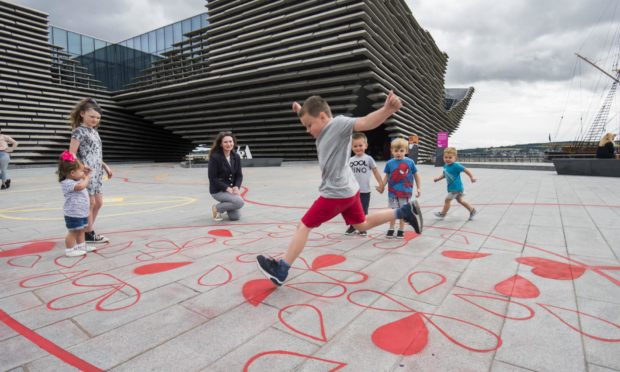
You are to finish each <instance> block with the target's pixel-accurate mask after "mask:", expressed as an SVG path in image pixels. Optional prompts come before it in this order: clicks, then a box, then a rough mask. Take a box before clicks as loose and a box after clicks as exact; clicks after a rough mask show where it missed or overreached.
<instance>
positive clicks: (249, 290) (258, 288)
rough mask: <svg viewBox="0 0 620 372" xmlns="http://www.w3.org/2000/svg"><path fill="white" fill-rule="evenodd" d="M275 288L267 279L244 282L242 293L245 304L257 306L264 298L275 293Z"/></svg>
mask: <svg viewBox="0 0 620 372" xmlns="http://www.w3.org/2000/svg"><path fill="white" fill-rule="evenodd" d="M276 288H277V287H276V285H275V284H273V283H272V282H271V280H269V279H255V280H250V281H249V282H246V283H245V284H244V285H243V290H242V292H243V297H245V299H246V301H247V302H249V303H250V304H252V306H258V305H260V304H261V303H262V302H263V300H264V299H265V298H267V297H268V296H269V295H270V294H271V293H272V292H273V291H275V290H276Z"/></svg>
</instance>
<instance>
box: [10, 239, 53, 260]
mask: <svg viewBox="0 0 620 372" xmlns="http://www.w3.org/2000/svg"><path fill="white" fill-rule="evenodd" d="M55 245H56V243H54V242H33V243H28V244H26V245H24V246H21V247H19V248H15V249H9V250H8V251H3V252H0V257H15V256H25V255H29V254H37V253H43V252H47V251H51V250H52V249H54V246H55Z"/></svg>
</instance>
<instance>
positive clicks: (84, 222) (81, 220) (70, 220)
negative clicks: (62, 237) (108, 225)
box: [65, 216, 88, 231]
mask: <svg viewBox="0 0 620 372" xmlns="http://www.w3.org/2000/svg"><path fill="white" fill-rule="evenodd" d="M65 225H67V229H68V230H69V231H73V230H82V229H83V228H85V227H86V226H88V217H69V216H65Z"/></svg>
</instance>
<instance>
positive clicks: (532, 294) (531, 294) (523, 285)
mask: <svg viewBox="0 0 620 372" xmlns="http://www.w3.org/2000/svg"><path fill="white" fill-rule="evenodd" d="M495 290H496V291H497V292H499V293H501V294H503V295H505V296H508V297H519V298H536V297H538V296H539V295H540V291H539V290H538V287H536V285H535V284H534V283H532V282H530V281H529V280H527V279H525V278H524V277H522V276H521V275H513V276H511V277H510V278H508V279H506V280H503V281H501V282H499V283H497V284H496V285H495Z"/></svg>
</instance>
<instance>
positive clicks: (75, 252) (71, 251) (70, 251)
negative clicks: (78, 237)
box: [65, 247, 86, 257]
mask: <svg viewBox="0 0 620 372" xmlns="http://www.w3.org/2000/svg"><path fill="white" fill-rule="evenodd" d="M85 254H86V251H83V250H81V249H79V248H78V247H73V248H66V249H65V256H67V257H79V256H83V255H85Z"/></svg>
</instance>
